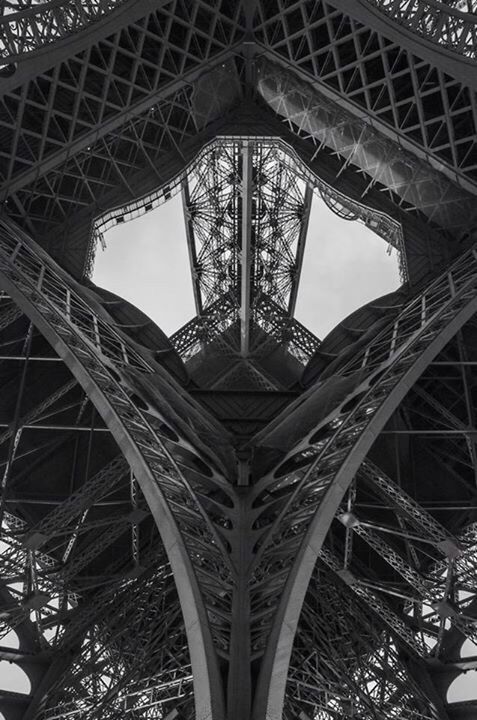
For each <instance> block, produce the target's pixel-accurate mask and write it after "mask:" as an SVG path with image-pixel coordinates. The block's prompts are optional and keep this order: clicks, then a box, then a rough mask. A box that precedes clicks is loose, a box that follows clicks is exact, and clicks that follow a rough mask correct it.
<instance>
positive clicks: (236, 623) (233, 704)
mask: <svg viewBox="0 0 477 720" xmlns="http://www.w3.org/2000/svg"><path fill="white" fill-rule="evenodd" d="M250 535H251V534H250V499H249V498H248V499H247V498H246V497H245V496H242V497H240V498H239V501H238V503H237V514H236V516H235V519H234V536H233V538H231V540H232V548H233V549H232V558H233V561H234V564H235V566H236V567H237V568H238V572H237V579H236V584H235V587H234V591H233V600H232V633H231V638H230V662H229V676H228V684H227V706H228V707H227V710H228V715H227V718H228V720H245V718H247V720H248V718H250V712H251V705H252V677H251V667H250V663H251V647H250V612H251V609H250V592H249V570H248V568H249V567H250V563H251V558H252V550H251V545H252V543H251V540H250Z"/></svg>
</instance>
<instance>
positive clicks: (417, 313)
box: [253, 247, 477, 720]
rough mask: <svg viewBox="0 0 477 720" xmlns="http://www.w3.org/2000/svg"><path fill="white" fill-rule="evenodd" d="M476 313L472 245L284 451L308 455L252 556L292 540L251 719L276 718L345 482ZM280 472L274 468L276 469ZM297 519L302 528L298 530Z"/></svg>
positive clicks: (361, 355) (363, 356) (267, 482)
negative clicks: (322, 417) (331, 405)
mask: <svg viewBox="0 0 477 720" xmlns="http://www.w3.org/2000/svg"><path fill="white" fill-rule="evenodd" d="M476 310H477V249H476V248H475V247H474V248H472V249H471V250H470V251H468V252H467V253H464V254H463V255H462V256H461V257H460V258H459V259H458V260H457V261H456V262H455V263H454V265H453V266H452V267H451V268H450V270H449V271H448V272H445V273H444V274H443V275H441V276H439V277H438V278H437V279H436V280H435V281H433V282H432V283H431V284H430V286H429V287H428V288H427V289H426V290H425V291H424V292H423V293H422V294H421V295H419V296H418V297H417V298H414V299H413V300H411V302H410V303H408V305H407V306H406V307H405V309H404V310H403V311H402V313H401V314H400V315H399V317H398V318H397V319H396V320H395V322H394V323H392V325H391V326H390V327H388V328H387V329H386V330H385V331H383V332H382V333H380V334H379V335H378V337H377V338H376V340H375V341H373V342H372V343H371V344H370V345H368V346H367V347H365V348H363V349H362V351H361V352H358V353H357V356H356V357H355V358H353V360H352V361H351V362H350V363H348V365H347V366H346V367H345V368H342V369H341V371H340V372H341V374H353V373H357V377H358V380H357V383H356V385H357V387H356V389H355V391H354V393H353V398H354V401H352V402H351V403H350V404H351V406H352V407H351V409H349V410H347V411H345V412H343V410H345V409H346V405H347V404H348V402H346V403H344V404H343V405H342V406H341V408H338V409H337V411H335V418H334V421H333V420H330V418H328V422H327V423H326V424H322V431H321V432H316V430H317V428H315V429H314V432H312V433H310V434H309V435H308V440H307V441H305V443H301V444H300V446H299V447H298V448H295V450H294V451H292V452H291V453H289V455H288V459H289V460H290V459H292V458H293V459H297V458H299V457H300V455H302V453H303V456H302V457H306V454H308V458H309V459H308V462H307V464H306V470H304V471H302V472H301V478H300V480H299V482H298V484H297V485H295V486H294V487H295V489H294V491H292V492H291V494H290V496H289V497H288V500H287V502H286V503H285V504H284V506H283V507H282V509H281V512H280V515H279V517H278V518H277V520H276V521H275V522H274V524H273V526H272V529H271V530H270V531H269V533H268V535H267V537H266V539H265V542H264V543H263V544H262V547H261V548H260V550H259V553H258V556H259V557H258V560H257V565H259V563H260V562H261V561H262V562H263V558H266V554H267V549H268V551H270V549H271V548H275V547H276V544H277V542H279V539H281V540H283V539H287V540H291V539H292V538H293V537H295V542H293V543H292V547H291V552H292V558H293V560H292V565H291V570H290V572H289V574H288V579H287V582H286V587H285V590H284V592H283V594H282V596H281V600H280V604H279V607H278V611H277V613H276V615H275V619H274V625H273V628H272V631H271V634H270V637H269V641H268V645H267V650H266V653H265V657H264V662H263V664H262V669H261V675H260V679H259V684H258V689H257V695H256V702H255V708H254V716H253V717H254V718H255V719H256V720H262V718H264V717H266V718H267V720H268V719H269V720H279V718H281V717H282V710H283V701H284V694H285V685H286V680H287V675H288V666H289V661H290V656H291V651H292V647H293V639H294V636H295V632H296V629H297V625H298V621H299V617H300V612H301V608H302V605H303V602H304V598H305V593H306V590H307V588H308V585H309V582H310V578H311V575H312V572H313V569H314V567H315V564H316V561H317V558H318V556H319V553H320V550H321V547H322V545H323V542H324V540H325V537H326V534H327V532H328V529H329V526H330V524H331V522H332V520H333V518H334V516H335V514H336V511H337V510H338V507H339V505H340V503H341V501H342V499H343V497H344V495H345V493H346V491H347V489H348V487H349V485H350V483H351V481H352V480H353V478H354V476H355V474H356V472H357V470H358V469H359V467H360V465H361V463H362V462H363V460H364V459H365V457H366V454H367V452H368V451H369V449H370V448H371V446H372V444H373V443H374V440H375V439H376V437H377V435H378V434H379V432H380V431H381V429H382V428H383V427H384V425H385V423H386V422H387V421H388V419H389V417H390V416H391V414H392V412H394V410H395V409H396V408H397V406H398V405H399V403H400V402H401V400H402V399H403V398H404V396H405V395H406V393H407V392H408V391H409V389H410V388H411V387H412V385H413V384H414V382H415V381H416V380H417V378H418V377H419V376H420V374H421V373H422V372H423V370H424V369H425V368H426V367H427V365H428V364H429V362H430V361H431V360H432V359H433V358H434V357H435V356H436V354H437V353H438V352H439V351H440V350H441V349H442V348H443V347H444V346H445V345H446V344H447V342H448V341H449V340H450V339H451V338H452V337H453V336H454V335H455V333H456V332H457V331H458V330H459V329H460V328H461V327H462V326H463V325H464V324H465V322H466V321H467V320H469V319H470V318H471V317H472V315H473V314H474V313H475V312H476ZM373 380H374V382H373ZM353 398H352V400H353ZM340 414H341V417H340ZM313 436H315V437H313ZM310 455H312V457H311V458H310ZM285 462H286V460H285ZM281 465H283V463H281ZM279 469H280V466H278V468H275V473H276V472H277V470H279ZM294 475H295V477H296V475H297V473H295V474H294ZM276 483H277V480H276V479H275V477H274V474H273V473H272V475H271V476H268V477H267V478H264V480H263V481H261V482H259V483H258V485H257V490H256V494H257V497H259V496H260V493H261V492H263V491H264V489H265V488H266V487H272V486H273V484H276ZM320 501H321V502H320ZM300 512H301V516H300V518H299V519H298V520H295V525H294V518H298V516H299V514H300ZM303 519H305V521H304V522H303ZM307 521H308V522H307ZM298 523H301V525H302V526H303V525H304V526H305V528H304V529H303V530H301V528H300V529H297V527H300V526H299V525H298ZM300 530H301V534H300ZM296 540H298V543H297V542H296ZM300 540H301V542H300ZM260 558H261V559H260Z"/></svg>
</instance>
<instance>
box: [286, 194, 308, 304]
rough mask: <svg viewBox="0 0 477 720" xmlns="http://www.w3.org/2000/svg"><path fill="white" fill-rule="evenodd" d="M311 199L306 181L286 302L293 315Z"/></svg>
mask: <svg viewBox="0 0 477 720" xmlns="http://www.w3.org/2000/svg"><path fill="white" fill-rule="evenodd" d="M312 199H313V186H312V185H311V184H310V183H308V185H307V186H306V190H305V199H304V202H303V217H302V219H301V225H300V235H299V238H298V245H297V249H296V264H295V267H296V269H295V277H294V278H293V285H292V289H291V292H290V300H289V303H288V314H289V316H290V317H293V316H294V314H295V307H296V299H297V297H298V288H299V285H300V276H301V269H302V267H303V256H304V254H305V243H306V236H307V234H308V223H309V221H310V211H311V201H312Z"/></svg>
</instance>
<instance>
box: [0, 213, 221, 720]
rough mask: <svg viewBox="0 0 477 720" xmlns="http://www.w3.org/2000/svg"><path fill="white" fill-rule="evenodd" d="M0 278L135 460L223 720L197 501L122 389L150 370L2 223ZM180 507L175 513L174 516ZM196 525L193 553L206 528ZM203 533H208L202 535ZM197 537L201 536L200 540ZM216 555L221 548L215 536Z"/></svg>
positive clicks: (210, 707)
mask: <svg viewBox="0 0 477 720" xmlns="http://www.w3.org/2000/svg"><path fill="white" fill-rule="evenodd" d="M0 227H1V234H0V279H1V283H2V285H3V288H4V289H5V290H6V291H7V292H8V293H9V295H10V296H11V297H12V299H13V300H14V301H15V302H16V303H17V304H18V306H19V307H20V308H21V309H22V310H23V312H24V313H25V314H26V315H27V316H28V317H29V318H30V319H31V321H32V322H33V323H34V324H35V325H36V327H37V328H38V329H39V330H40V332H42V334H43V335H44V337H45V338H46V339H47V340H48V342H49V343H50V344H51V345H52V346H53V348H54V349H55V351H56V352H57V353H58V355H59V356H60V357H61V358H62V360H63V361H64V362H65V364H66V365H67V366H68V367H69V369H70V371H71V372H72V374H73V375H74V377H75V378H76V380H77V381H78V382H79V383H80V384H81V385H82V387H83V388H84V390H85V391H86V393H87V395H88V397H89V398H90V400H91V402H93V403H94V405H95V406H96V409H97V410H98V412H99V413H100V415H101V416H102V417H103V420H104V422H105V424H106V425H107V427H108V428H109V430H110V432H111V433H112V435H113V437H114V439H115V440H116V442H117V444H118V446H119V447H120V449H121V450H122V452H123V454H124V456H125V458H126V459H127V461H128V462H129V464H130V466H131V468H132V470H133V472H134V474H135V476H136V478H137V480H138V482H139V484H140V486H141V490H142V492H143V494H144V496H145V498H146V500H147V502H148V504H149V507H150V510H151V513H152V515H153V517H154V519H155V521H156V524H157V526H158V530H159V533H160V535H161V538H162V541H163V543H164V547H165V550H166V552H167V555H168V558H169V562H170V564H171V567H172V569H173V572H174V576H175V578H176V584H177V591H178V595H179V598H180V602H181V608H182V612H183V616H184V621H185V627H186V633H187V638H188V643H189V650H190V656H191V664H192V668H193V675H194V695H195V704H196V712H197V716H198V717H200V718H210V720H214V719H217V720H221V718H223V716H224V713H223V698H222V687H221V680H220V677H219V672H218V666H217V660H216V654H215V650H214V647H213V642H212V636H211V631H210V627H209V622H208V618H207V612H206V608H205V604H204V600H203V598H202V596H201V590H200V587H199V583H198V580H197V577H196V573H195V571H194V567H193V561H192V560H191V557H190V555H189V552H188V549H187V546H186V541H185V539H184V536H183V531H182V532H181V529H180V524H181V522H182V521H181V519H180V518H181V517H182V518H183V520H184V521H185V522H187V519H186V516H187V514H189V517H190V514H192V513H191V511H195V512H196V513H197V512H198V514H199V515H202V513H201V511H200V509H198V508H197V501H196V499H195V496H194V493H193V492H192V490H191V488H190V486H189V485H188V483H187V481H186V480H185V478H184V477H183V476H182V474H181V472H180V470H179V469H178V467H177V466H176V464H175V463H174V460H173V459H172V457H171V456H170V454H169V453H168V451H167V450H166V448H165V447H164V445H163V442H162V440H161V437H160V433H159V432H158V431H157V430H155V429H154V428H153V424H152V419H151V420H148V418H147V417H146V415H145V413H144V412H143V411H142V410H140V409H139V408H138V407H137V406H136V405H135V403H134V401H133V400H132V399H131V397H130V396H129V394H128V393H127V392H126V390H125V388H124V387H123V385H122V384H121V380H120V374H119V372H118V370H119V371H120V369H121V367H125V368H128V367H132V368H136V369H141V370H142V371H146V372H147V370H148V368H147V365H146V364H145V363H144V361H143V360H142V358H141V357H140V356H138V355H137V353H136V352H135V351H134V350H133V348H132V346H128V344H127V343H126V342H125V341H124V340H123V339H122V338H121V336H119V335H118V334H117V333H115V331H114V330H113V329H112V328H111V327H109V326H107V324H106V323H105V322H104V320H102V319H98V316H97V315H96V314H95V312H94V310H91V308H89V306H88V305H87V303H86V302H85V301H84V300H83V299H81V298H79V296H78V295H75V291H74V285H73V283H69V281H68V278H67V276H66V274H65V273H64V272H62V271H61V270H60V269H59V268H58V267H57V266H56V265H55V263H54V262H53V261H52V260H51V259H50V258H48V256H47V255H46V254H45V253H43V252H42V251H41V250H40V249H39V248H38V247H36V244H35V243H34V242H33V241H32V240H31V239H26V237H25V236H24V235H23V234H22V233H20V232H17V231H15V230H14V229H13V228H12V227H11V225H9V224H8V223H6V222H5V221H2V223H1V226H0ZM171 505H172V506H174V508H175V510H176V513H175V514H174V512H173V511H172V510H171ZM196 525H197V523H196V524H195V525H194V522H193V521H192V523H191V525H190V532H189V538H188V540H189V550H190V547H191V546H193V543H194V541H195V540H196V538H197V539H199V537H200V532H201V529H197V528H196ZM202 534H203V529H202ZM194 535H195V537H194ZM209 542H210V543H211V545H212V551H213V550H214V549H215V551H216V554H220V552H221V550H220V548H219V546H218V543H217V540H216V538H215V537H213V538H209ZM214 546H215V547H214Z"/></svg>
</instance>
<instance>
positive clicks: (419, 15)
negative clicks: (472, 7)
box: [366, 0, 477, 60]
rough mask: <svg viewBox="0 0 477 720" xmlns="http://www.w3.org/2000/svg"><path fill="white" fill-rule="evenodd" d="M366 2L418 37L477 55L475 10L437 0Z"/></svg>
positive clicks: (475, 57) (476, 19)
mask: <svg viewBox="0 0 477 720" xmlns="http://www.w3.org/2000/svg"><path fill="white" fill-rule="evenodd" d="M366 2H367V3H368V4H369V5H372V6H373V7H375V8H376V9H377V10H378V11H379V12H381V13H383V14H384V15H386V16H387V17H390V18H392V20H393V21H394V22H396V23H398V24H399V25H401V26H402V27H404V28H406V29H407V30H410V31H411V32H413V33H415V34H416V35H419V37H421V38H424V39H425V40H428V41H429V42H431V43H433V44H435V45H439V47H441V48H445V49H446V50H449V51H450V52H452V53H458V54H459V55H462V56H463V57H465V58H469V59H471V60H476V59H477V44H476V39H477V17H476V16H475V15H474V14H472V13H470V12H463V11H461V10H459V9H457V8H453V7H450V6H449V5H447V4H446V3H444V2H436V0H413V1H412V2H406V1H405V0H366ZM469 4H470V3H469Z"/></svg>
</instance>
